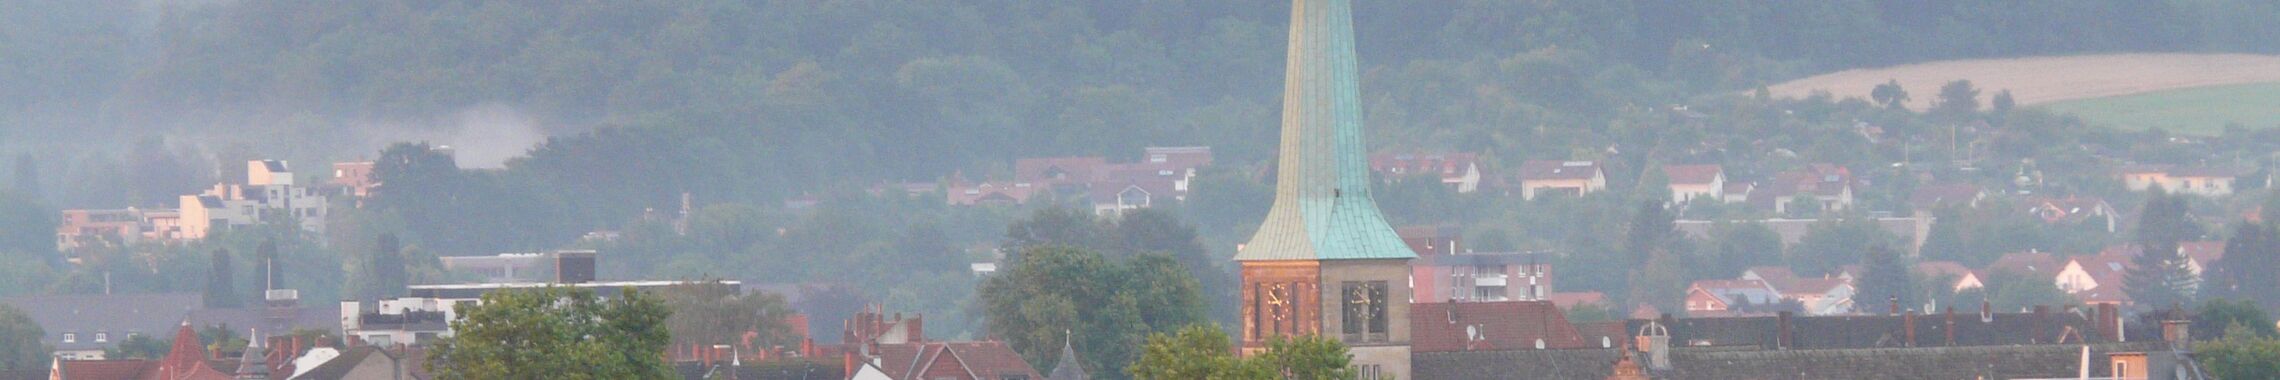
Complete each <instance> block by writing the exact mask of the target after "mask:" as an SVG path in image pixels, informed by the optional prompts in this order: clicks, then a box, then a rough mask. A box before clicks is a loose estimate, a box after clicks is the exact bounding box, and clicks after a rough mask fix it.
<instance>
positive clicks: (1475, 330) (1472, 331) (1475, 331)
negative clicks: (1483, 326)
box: [1465, 325, 1480, 342]
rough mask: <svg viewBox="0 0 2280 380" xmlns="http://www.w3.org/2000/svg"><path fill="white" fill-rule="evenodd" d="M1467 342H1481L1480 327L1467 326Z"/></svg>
mask: <svg viewBox="0 0 2280 380" xmlns="http://www.w3.org/2000/svg"><path fill="white" fill-rule="evenodd" d="M1465 340H1469V341H1475V342H1478V341H1480V325H1465Z"/></svg>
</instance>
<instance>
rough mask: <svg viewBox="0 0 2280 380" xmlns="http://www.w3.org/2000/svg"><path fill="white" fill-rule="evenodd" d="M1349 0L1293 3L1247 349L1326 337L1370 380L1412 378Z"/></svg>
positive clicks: (1247, 251)
mask: <svg viewBox="0 0 2280 380" xmlns="http://www.w3.org/2000/svg"><path fill="white" fill-rule="evenodd" d="M1355 66H1356V63H1355V60H1354V27H1353V4H1352V2H1351V0H1292V1H1291V12H1290V50H1289V55H1288V57H1287V63H1286V68H1285V73H1284V78H1283V110H1282V138H1281V139H1282V140H1281V150H1280V151H1279V152H1278V153H1277V156H1276V169H1275V201H1274V206H1273V208H1272V209H1271V210H1270V211H1268V212H1267V220H1266V222H1265V224H1263V225H1261V226H1260V227H1259V232H1258V234H1257V235H1253V236H1251V241H1250V242H1249V243H1247V244H1244V246H1243V247H1242V248H1241V249H1240V250H1239V251H1238V252H1237V253H1236V254H1235V261H1236V262H1237V263H1238V264H1240V265H1241V266H1242V277H1243V284H1242V285H1243V288H1242V292H1243V295H1242V302H1243V336H1242V337H1241V338H1240V339H1241V340H1242V341H1243V348H1244V351H1245V352H1246V353H1248V352H1254V351H1256V350H1258V349H1261V348H1264V347H1265V344H1266V342H1267V339H1268V338H1270V337H1273V336H1277V335H1283V336H1289V335H1305V334H1320V335H1322V336H1326V337H1332V338H1337V339H1339V340H1341V341H1344V342H1345V343H1346V345H1347V346H1349V347H1352V349H1353V355H1354V361H1353V364H1354V365H1355V366H1356V367H1357V368H1356V369H1357V372H1359V374H1360V375H1361V377H1362V378H1364V379H1373V378H1378V377H1380V376H1394V377H1401V378H1406V377H1408V376H1409V372H1410V371H1409V298H1410V288H1409V285H1410V283H1409V273H1410V269H1409V260H1410V259H1414V258H1416V257H1417V255H1416V254H1415V253H1413V252H1411V251H1410V250H1409V247H1408V246H1407V245H1404V244H1402V242H1401V238H1400V237H1399V236H1397V235H1395V234H1394V232H1393V226H1392V225H1389V224H1387V223H1386V221H1385V217H1384V216H1383V215H1382V214H1380V213H1379V211H1378V207H1377V203H1376V201H1374V200H1372V199H1371V197H1370V173H1369V166H1368V165H1369V163H1368V160H1367V158H1366V156H1367V155H1368V149H1367V146H1365V145H1364V144H1363V143H1362V136H1363V135H1364V133H1362V122H1361V116H1362V115H1361V113H1362V109H1361V103H1360V100H1359V98H1360V97H1361V96H1360V84H1359V83H1360V81H1359V77H1358V76H1357V75H1356V74H1355V71H1356V69H1355Z"/></svg>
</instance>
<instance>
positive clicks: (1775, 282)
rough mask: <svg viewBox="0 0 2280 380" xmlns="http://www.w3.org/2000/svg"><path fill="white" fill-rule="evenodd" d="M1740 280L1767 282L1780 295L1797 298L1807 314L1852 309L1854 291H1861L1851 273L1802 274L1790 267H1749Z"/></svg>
mask: <svg viewBox="0 0 2280 380" xmlns="http://www.w3.org/2000/svg"><path fill="white" fill-rule="evenodd" d="M1737 280H1740V281H1762V282H1764V283H1765V284H1766V285H1767V286H1770V287H1772V288H1773V291H1774V294H1776V295H1777V296H1778V297H1780V298H1781V299H1786V300H1795V301H1797V304H1798V306H1799V307H1800V308H1801V310H1799V311H1800V312H1803V313H1805V314H1806V315H1836V314H1846V313H1851V312H1852V311H1853V294H1854V293H1856V292H1858V290H1857V289H1855V288H1854V287H1853V284H1852V278H1851V277H1849V276H1842V275H1838V276H1823V277H1817V278H1807V277H1800V276H1798V275H1797V274H1796V273H1795V272H1791V271H1790V270H1789V267H1777V266H1758V267H1749V268H1748V269H1744V270H1742V275H1741V276H1740V277H1738V278H1737Z"/></svg>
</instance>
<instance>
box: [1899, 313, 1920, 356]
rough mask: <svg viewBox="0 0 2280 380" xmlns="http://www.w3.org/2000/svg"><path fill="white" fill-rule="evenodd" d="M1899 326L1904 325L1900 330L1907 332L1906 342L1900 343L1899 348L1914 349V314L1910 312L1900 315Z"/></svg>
mask: <svg viewBox="0 0 2280 380" xmlns="http://www.w3.org/2000/svg"><path fill="white" fill-rule="evenodd" d="M1900 324H1902V325H1905V326H1904V327H1903V328H1902V330H1906V331H1907V335H1908V340H1906V341H1902V342H1900V346H1901V347H1915V346H1916V313H1913V312H1911V313H1907V314H1901V315H1900Z"/></svg>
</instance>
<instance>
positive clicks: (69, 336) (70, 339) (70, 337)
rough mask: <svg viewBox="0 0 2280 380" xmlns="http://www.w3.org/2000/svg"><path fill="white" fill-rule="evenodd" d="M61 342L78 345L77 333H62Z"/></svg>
mask: <svg viewBox="0 0 2280 380" xmlns="http://www.w3.org/2000/svg"><path fill="white" fill-rule="evenodd" d="M63 342H64V343H79V334H78V333H63Z"/></svg>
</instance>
